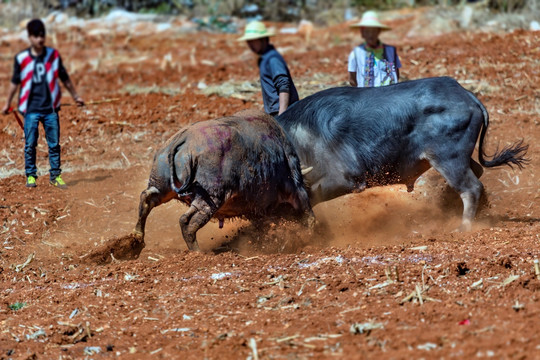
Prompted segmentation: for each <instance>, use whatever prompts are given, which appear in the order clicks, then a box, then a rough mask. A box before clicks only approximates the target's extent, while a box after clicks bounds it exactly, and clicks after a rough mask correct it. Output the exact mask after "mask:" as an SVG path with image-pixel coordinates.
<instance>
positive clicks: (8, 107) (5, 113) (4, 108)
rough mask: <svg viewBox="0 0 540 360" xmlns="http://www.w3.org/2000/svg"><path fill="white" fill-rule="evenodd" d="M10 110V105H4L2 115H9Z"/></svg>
mask: <svg viewBox="0 0 540 360" xmlns="http://www.w3.org/2000/svg"><path fill="white" fill-rule="evenodd" d="M9 109H10V106H9V105H8V104H6V105H4V107H3V108H2V114H4V115H7V114H9Z"/></svg>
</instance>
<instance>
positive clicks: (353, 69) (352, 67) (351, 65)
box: [348, 50, 358, 72]
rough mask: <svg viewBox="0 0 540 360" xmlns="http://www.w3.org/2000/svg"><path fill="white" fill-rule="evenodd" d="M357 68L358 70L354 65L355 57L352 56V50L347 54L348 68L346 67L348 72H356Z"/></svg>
mask: <svg viewBox="0 0 540 360" xmlns="http://www.w3.org/2000/svg"><path fill="white" fill-rule="evenodd" d="M357 68H358V66H357V64H356V57H355V56H354V50H353V51H351V53H350V54H349V66H348V69H349V72H358V71H357Z"/></svg>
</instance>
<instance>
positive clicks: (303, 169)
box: [300, 166, 313, 176]
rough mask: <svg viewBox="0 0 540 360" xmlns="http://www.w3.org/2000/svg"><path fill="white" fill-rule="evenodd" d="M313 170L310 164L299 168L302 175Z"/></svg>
mask: <svg viewBox="0 0 540 360" xmlns="http://www.w3.org/2000/svg"><path fill="white" fill-rule="evenodd" d="M311 170H313V166H310V167H308V168H302V169H300V172H301V173H302V176H304V175H307V174H309V173H310V172H311Z"/></svg>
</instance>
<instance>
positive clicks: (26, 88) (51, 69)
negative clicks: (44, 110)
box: [15, 47, 62, 114]
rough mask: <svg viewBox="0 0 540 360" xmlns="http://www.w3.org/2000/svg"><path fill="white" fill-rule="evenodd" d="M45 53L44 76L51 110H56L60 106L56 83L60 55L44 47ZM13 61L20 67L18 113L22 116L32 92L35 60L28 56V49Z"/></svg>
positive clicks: (58, 88)
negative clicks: (51, 105) (51, 106)
mask: <svg viewBox="0 0 540 360" xmlns="http://www.w3.org/2000/svg"><path fill="white" fill-rule="evenodd" d="M45 51H46V53H45V60H44V64H45V74H46V75H45V76H46V79H47V85H48V88H49V93H50V96H51V102H52V104H53V109H57V108H58V106H59V105H60V98H61V96H62V93H61V91H60V84H59V83H58V69H59V66H60V65H59V63H60V55H59V53H58V51H57V50H56V49H53V48H50V47H46V48H45ZM15 59H16V61H17V63H18V64H19V66H20V79H21V91H20V95H19V96H20V97H19V111H20V112H21V113H23V114H24V113H26V110H27V108H28V98H29V96H30V93H31V90H32V78H33V76H34V70H35V60H34V59H33V58H32V56H31V55H30V49H27V50H25V51H22V52H21V53H19V54H17V56H16V57H15Z"/></svg>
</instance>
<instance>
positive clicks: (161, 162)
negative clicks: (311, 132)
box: [134, 110, 314, 250]
mask: <svg viewBox="0 0 540 360" xmlns="http://www.w3.org/2000/svg"><path fill="white" fill-rule="evenodd" d="M172 199H178V200H180V201H182V202H184V203H186V204H187V205H189V209H188V210H187V212H186V213H185V214H183V215H182V216H181V217H180V227H181V230H182V235H183V237H184V240H185V241H186V244H187V246H188V248H189V249H190V250H199V246H198V244H197V240H196V232H197V230H199V229H200V228H201V227H202V226H204V225H205V224H206V223H208V221H209V220H210V219H211V218H212V217H214V218H217V219H218V220H219V223H220V227H222V226H223V220H224V219H225V218H230V217H237V216H242V215H243V216H245V217H246V218H248V219H260V218H262V217H263V216H265V215H276V214H277V213H279V212H280V210H286V209H283V206H281V205H282V204H283V203H288V204H290V205H292V209H293V213H294V215H296V216H297V217H298V218H301V217H303V218H304V219H305V220H307V222H308V224H309V225H312V224H313V222H314V215H313V211H312V210H311V206H310V203H309V197H308V193H307V191H306V189H305V188H304V183H303V178H302V174H301V170H300V161H299V159H298V157H297V155H296V152H295V151H294V148H293V147H292V145H291V144H290V143H289V141H288V140H287V137H286V135H285V133H284V132H283V130H282V129H281V127H280V126H279V125H278V124H277V122H276V121H275V120H274V118H272V117H271V116H268V115H266V114H264V113H262V112H259V111H249V110H248V111H243V112H240V113H238V114H235V115H233V116H230V117H225V118H220V119H216V120H208V121H202V122H199V123H195V124H193V125H190V126H187V127H185V128H183V129H182V130H180V131H179V132H178V133H176V134H175V135H173V136H172V137H171V138H170V139H169V140H168V141H167V142H166V144H165V145H164V146H163V147H162V148H161V149H159V150H158V151H157V153H156V154H155V156H154V162H153V164H152V170H151V172H150V179H149V181H148V188H147V189H146V190H144V191H143V192H142V193H141V197H140V203H139V220H138V222H137V225H136V227H135V231H134V235H135V236H137V237H139V238H142V239H143V240H144V231H145V224H146V219H147V217H148V215H149V214H150V211H151V210H152V209H153V208H154V207H156V206H158V205H161V204H163V203H166V202H168V201H170V200H172ZM289 208H290V207H289Z"/></svg>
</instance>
